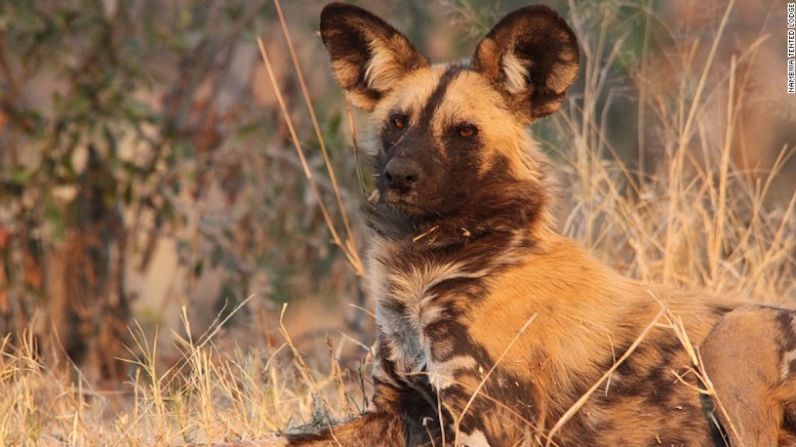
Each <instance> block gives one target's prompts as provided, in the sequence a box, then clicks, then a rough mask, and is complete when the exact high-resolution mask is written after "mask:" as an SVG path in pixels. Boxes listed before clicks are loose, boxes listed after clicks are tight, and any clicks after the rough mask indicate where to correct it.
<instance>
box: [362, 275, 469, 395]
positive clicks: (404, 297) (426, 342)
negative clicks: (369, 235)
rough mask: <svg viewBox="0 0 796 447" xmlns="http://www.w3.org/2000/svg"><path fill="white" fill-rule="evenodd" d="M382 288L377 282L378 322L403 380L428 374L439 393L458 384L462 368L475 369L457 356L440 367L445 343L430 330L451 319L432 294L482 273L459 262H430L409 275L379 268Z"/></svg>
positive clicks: (375, 290)
mask: <svg viewBox="0 0 796 447" xmlns="http://www.w3.org/2000/svg"><path fill="white" fill-rule="evenodd" d="M371 270H372V272H371V273H376V274H377V277H378V278H374V280H379V279H380V281H379V283H378V284H373V283H371V285H370V286H371V292H372V293H373V294H374V297H375V298H376V300H377V301H376V323H377V325H378V326H379V328H380V330H381V332H382V334H383V336H384V338H385V342H386V343H387V344H388V345H389V348H390V349H389V353H390V358H389V360H390V361H391V362H393V364H394V365H395V367H396V372H397V373H398V374H400V375H402V376H411V375H419V374H427V375H428V376H429V381H430V382H431V385H432V386H433V387H434V388H435V389H444V388H446V387H448V386H450V384H451V383H452V377H453V375H454V374H455V372H456V371H457V370H458V369H461V368H473V367H475V366H476V365H475V360H474V359H473V358H472V357H470V356H467V355H462V356H455V357H453V358H450V359H448V360H447V361H445V362H435V361H434V360H433V357H432V354H431V353H432V346H433V345H434V344H435V343H439V342H441V341H442V340H432V339H429V337H428V336H427V335H426V334H425V331H424V329H425V328H426V327H427V326H428V325H430V324H433V323H435V322H438V321H440V319H443V318H445V317H446V314H445V308H444V303H443V302H440V300H439V299H438V298H440V297H438V296H437V295H436V294H435V293H433V291H432V289H433V287H434V286H435V285H438V284H440V283H442V282H443V281H447V280H451V279H456V278H473V277H479V276H482V273H472V272H466V271H464V270H463V269H462V265H460V264H457V263H441V264H433V263H425V264H420V265H418V266H413V267H412V268H410V269H407V270H404V271H388V270H387V268H386V266H384V265H382V264H380V263H378V262H377V263H375V265H372V266H371Z"/></svg>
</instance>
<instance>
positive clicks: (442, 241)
mask: <svg viewBox="0 0 796 447" xmlns="http://www.w3.org/2000/svg"><path fill="white" fill-rule="evenodd" d="M545 202H546V200H544V197H541V196H531V197H528V196H525V197H511V195H509V196H508V197H497V198H496V197H491V198H490V200H486V199H481V198H473V200H472V203H471V204H470V205H469V206H467V207H465V208H464V209H463V210H462V211H461V212H459V213H456V214H454V215H449V216H431V217H428V218H422V219H418V218H412V217H409V216H407V215H405V214H403V213H401V212H399V211H397V210H396V209H395V208H393V207H392V206H390V205H388V204H385V203H371V202H367V203H366V205H365V211H366V216H367V222H368V225H369V226H370V227H371V228H372V229H373V231H375V232H376V234H377V235H379V236H380V237H381V238H383V239H384V240H385V242H392V243H395V244H411V245H412V247H413V251H437V250H443V251H450V250H455V249H456V248H457V247H460V246H466V245H473V244H477V243H479V242H483V241H482V240H486V241H487V242H490V241H491V240H493V239H498V240H500V239H503V238H504V237H505V236H510V237H515V236H517V235H521V237H523V238H526V239H529V240H534V239H536V238H537V237H536V236H537V234H539V233H545V232H548V231H550V230H549V228H550V221H551V219H550V216H549V215H548V213H547V211H546V209H545V207H544V204H545ZM501 235H502V236H501ZM496 248H497V247H496Z"/></svg>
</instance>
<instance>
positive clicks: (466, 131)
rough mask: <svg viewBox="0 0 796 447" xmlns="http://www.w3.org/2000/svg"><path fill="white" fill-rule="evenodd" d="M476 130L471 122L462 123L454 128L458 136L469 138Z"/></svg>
mask: <svg viewBox="0 0 796 447" xmlns="http://www.w3.org/2000/svg"><path fill="white" fill-rule="evenodd" d="M477 132H478V129H476V128H475V126H473V125H472V124H464V125H461V126H459V127H458V128H457V129H456V133H458V134H459V136H460V137H463V138H470V137H472V136H473V135H475V134H476V133H477Z"/></svg>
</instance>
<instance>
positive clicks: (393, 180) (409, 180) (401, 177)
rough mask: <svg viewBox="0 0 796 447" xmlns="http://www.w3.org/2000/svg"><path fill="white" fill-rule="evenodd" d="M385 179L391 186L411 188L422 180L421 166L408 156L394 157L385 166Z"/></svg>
mask: <svg viewBox="0 0 796 447" xmlns="http://www.w3.org/2000/svg"><path fill="white" fill-rule="evenodd" d="M384 180H385V181H386V183H387V186H388V187H390V188H397V189H411V188H412V186H413V185H414V184H415V183H417V182H418V180H420V166H418V165H417V163H415V162H414V161H412V160H409V159H406V158H393V159H392V160H390V161H389V162H387V166H385V167H384Z"/></svg>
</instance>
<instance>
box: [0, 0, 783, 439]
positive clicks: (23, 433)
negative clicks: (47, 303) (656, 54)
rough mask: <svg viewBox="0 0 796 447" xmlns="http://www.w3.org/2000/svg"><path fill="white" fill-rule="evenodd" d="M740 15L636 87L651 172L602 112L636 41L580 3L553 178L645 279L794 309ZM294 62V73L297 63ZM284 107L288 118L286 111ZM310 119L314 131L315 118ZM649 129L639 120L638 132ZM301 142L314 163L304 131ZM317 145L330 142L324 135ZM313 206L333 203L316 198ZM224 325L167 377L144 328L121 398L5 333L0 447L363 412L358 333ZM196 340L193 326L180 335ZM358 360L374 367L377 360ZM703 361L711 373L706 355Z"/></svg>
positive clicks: (574, 215)
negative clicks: (305, 341)
mask: <svg viewBox="0 0 796 447" xmlns="http://www.w3.org/2000/svg"><path fill="white" fill-rule="evenodd" d="M733 6H734V4H733V2H730V3H729V4H728V6H727V11H726V14H725V16H724V19H722V20H721V21H720V22H719V23H718V24H717V27H716V33H715V35H714V36H713V38H712V39H713V40H712V41H711V42H706V45H707V48H708V49H709V51H708V57H707V58H704V59H697V58H696V57H695V56H694V54H695V53H694V52H693V51H685V50H684V51H683V52H681V53H676V54H672V55H670V56H671V57H672V58H681V59H680V62H681V66H682V67H683V69H682V71H681V72H680V73H678V74H677V76H676V84H675V85H674V86H673V87H674V88H673V89H672V90H671V93H670V94H669V95H668V96H661V95H660V94H656V93H654V92H651V91H647V90H645V88H646V87H645V86H646V85H648V84H647V83H646V82H645V81H647V80H645V79H644V76H651V75H652V74H651V73H649V72H644V71H642V72H640V73H639V74H638V76H637V77H636V78H635V81H636V83H635V88H636V90H635V92H634V95H636V98H637V99H638V101H639V103H640V109H641V106H643V107H644V108H645V109H646V110H647V112H646V113H651V114H654V116H655V118H656V120H657V121H658V122H659V123H660V124H661V125H660V126H659V128H660V130H659V132H658V133H657V134H656V138H657V139H658V141H659V142H660V144H661V145H662V147H664V148H665V150H664V151H663V154H662V156H661V160H660V161H659V163H658V164H657V168H656V170H655V171H654V172H652V173H649V172H646V173H639V172H633V171H631V170H630V169H629V168H627V167H625V166H624V165H623V164H622V163H621V162H619V161H617V159H616V158H615V157H613V156H612V155H613V154H612V151H613V150H614V148H613V146H612V142H611V141H607V140H606V137H605V136H606V135H607V131H606V129H605V121H604V120H603V119H602V117H603V116H604V115H605V108H607V107H611V101H610V100H606V98H610V96H611V95H613V94H614V92H612V91H611V89H610V88H609V86H610V85H611V84H610V82H609V79H607V77H608V76H609V71H607V70H604V68H605V67H606V66H609V65H611V63H612V61H613V60H614V59H615V58H616V57H618V54H619V53H620V52H621V50H622V45H623V44H624V40H623V39H617V40H616V41H615V42H614V43H613V44H612V45H607V44H606V42H607V38H606V34H607V32H608V28H609V27H610V26H612V24H611V22H610V20H607V19H608V17H607V16H606V15H607V14H609V12H607V11H602V10H597V11H590V12H589V15H587V14H586V13H585V12H582V8H577V7H575V5H573V8H572V9H573V11H576V14H575V15H574V16H573V17H572V23H573V24H574V26H575V28H576V32H577V34H578V35H579V36H581V37H582V45H583V54H584V58H583V60H584V64H585V70H584V73H585V79H584V83H585V89H584V90H583V92H582V93H580V94H575V95H572V96H571V99H570V101H569V104H568V107H567V109H566V111H565V112H564V113H562V114H560V115H559V116H558V117H557V118H555V119H554V121H552V127H554V128H555V129H556V132H555V134H556V136H555V143H556V147H558V151H559V153H558V157H559V158H560V160H557V162H556V163H557V165H556V167H555V170H556V171H559V172H560V173H562V174H561V175H560V178H559V183H560V185H562V186H560V187H559V189H560V193H561V194H560V195H561V197H567V198H569V199H568V200H567V202H566V204H565V208H566V209H567V212H565V213H563V214H564V215H563V216H562V217H563V218H562V219H561V225H562V231H563V232H564V233H566V234H568V235H571V236H573V237H575V238H576V239H578V240H581V241H583V242H584V243H585V244H586V245H588V246H589V247H590V248H591V249H592V250H593V251H594V252H595V253H597V254H598V256H600V257H601V258H602V259H603V260H604V261H605V262H607V263H608V264H610V265H612V266H613V267H615V268H617V269H619V270H620V271H622V272H624V273H626V274H628V275H631V276H634V277H638V278H642V279H644V280H648V281H652V282H667V283H671V284H676V285H678V286H682V287H689V288H705V289H707V290H710V291H713V292H717V293H725V294H740V295H742V296H745V297H748V298H750V299H754V300H759V301H763V302H774V303H793V300H794V299H796V282H794V281H793V278H794V275H793V273H794V268H795V267H794V265H795V262H794V253H796V213H795V212H794V206H796V194H792V195H791V199H790V200H788V201H786V202H785V203H784V204H781V205H780V206H769V205H767V197H768V195H769V193H770V192H771V188H772V182H773V180H774V178H775V177H776V176H777V175H778V173H779V170H780V169H781V168H782V166H783V165H784V162H785V160H786V159H787V158H788V157H789V156H790V155H791V154H792V151H793V147H784V148H783V149H782V152H781V154H780V156H779V158H778V160H777V163H776V164H775V166H774V167H773V169H771V171H770V172H768V173H767V174H765V175H759V173H755V176H751V175H750V173H748V172H744V171H743V170H741V169H739V168H738V167H737V166H736V165H735V164H734V163H733V162H732V157H731V156H730V155H731V150H732V148H733V141H732V140H733V135H734V134H735V129H734V126H735V125H736V121H737V114H738V110H739V105H740V104H742V103H743V102H744V101H745V100H746V99H747V98H746V96H745V95H746V94H747V89H746V88H745V87H744V85H745V83H746V82H747V79H746V78H747V77H748V73H745V72H743V71H742V70H740V69H739V68H738V67H740V66H741V65H742V64H741V62H743V61H745V60H749V59H751V58H754V57H755V51H756V49H757V48H758V46H757V45H753V46H750V47H749V48H748V49H747V50H746V52H744V53H741V54H736V55H734V56H732V59H731V60H730V62H729V64H728V66H727V67H722V66H719V65H718V64H717V62H716V57H715V54H716V52H715V48H716V46H717V44H718V42H719V41H721V39H722V38H723V32H724V30H725V24H726V17H728V16H729V14H731V13H732V8H733ZM581 12H582V14H581ZM280 16H281V10H280ZM282 23H283V24H284V21H282ZM614 25H615V24H614ZM284 29H285V31H287V28H286V27H285V28H284ZM288 37H289V36H288ZM761 39H762V38H761ZM761 42H762V40H761ZM294 54H295V53H294V52H292V51H291V55H294ZM263 55H264V57H265V56H266V54H265V53H264V54H263ZM293 63H294V69H295V70H296V71H297V72H298V70H299V67H298V66H297V60H296V59H294V60H293ZM269 64H270V62H269ZM280 103H282V101H281V100H280ZM308 104H309V103H308ZM280 105H282V108H283V112H284V114H285V116H287V115H288V111H287V108H286V107H285V106H284V104H280ZM310 107H311V105H310ZM717 117H721V119H718V118H717ZM313 122H314V124H315V127H316V129H318V127H317V123H316V122H315V119H314V118H313ZM644 122H645V121H644V120H639V125H640V126H642V125H644ZM717 123H719V124H717ZM717 127H718V129H717ZM352 130H353V129H352ZM291 135H292V138H293V140H294V143H296V149H297V150H298V151H299V155H302V152H301V151H302V148H301V144H300V141H299V136H298V135H296V134H295V131H294V130H292V127H291ZM317 138H319V139H322V135H321V134H320V131H318V135H317ZM562 148H566V150H564V149H562ZM302 159H303V157H302ZM326 160H327V166H328V158H326ZM606 160H611V161H606ZM303 167H304V170H305V173H306V174H307V177H308V181H309V182H310V184H311V185H312V184H314V180H313V176H314V175H315V174H313V173H312V171H311V169H310V167H309V166H307V165H306V163H303ZM328 167H329V168H330V166H328ZM329 173H330V174H331V173H332V171H329ZM331 178H332V179H334V177H333V175H332V177H331ZM750 178H751V179H753V180H752V181H750ZM333 182H334V185H335V187H334V188H335V190H337V186H336V180H333ZM564 185H565V186H564ZM337 197H338V198H339V195H338V196H337ZM316 198H318V199H319V200H320V199H321V195H320V194H317V193H316ZM339 208H341V209H342V208H343V207H342V204H340V206H339ZM324 217H325V218H326V220H327V223H328V224H329V227H330V229H331V230H334V228H335V224H334V219H333V217H332V216H331V215H330V214H329V212H328V211H326V210H325V209H324ZM343 220H344V228H345V233H344V234H342V235H341V234H338V233H337V232H336V231H334V232H333V233H332V234H333V239H334V241H335V243H336V244H337V245H338V246H339V247H340V249H341V250H343V251H344V252H345V254H346V256H347V258H348V259H349V261H351V264H352V266H353V268H354V269H355V270H360V269H361V263H360V261H359V256H358V252H357V250H356V247H355V246H354V245H353V242H351V241H353V238H352V236H351V235H350V229H349V225H348V221H347V218H345V219H343ZM244 304H245V302H244ZM283 314H284V309H283ZM662 315H666V320H667V321H668V322H669V326H670V327H671V328H672V330H674V331H675V332H676V333H678V337H680V339H681V340H682V341H683V344H684V346H686V348H687V349H690V350H691V351H690V352H695V351H694V350H693V347H692V346H690V342H689V341H688V338H687V334H684V333H683V331H682V330H680V331H679V332H678V328H680V329H681V328H682V327H681V325H678V321H677V317H676V316H673V315H669V314H668V313H664V310H662V314H661V315H660V316H659V318H660V317H661V316H662ZM659 318H656V322H657V321H658V319H659ZM184 321H188V320H187V318H184ZM280 321H281V319H280ZM222 325H223V321H217V322H216V324H215V325H214V327H213V328H212V329H211V330H210V331H209V334H208V335H207V336H206V337H204V338H202V339H199V340H193V339H191V338H190V337H189V336H178V344H179V349H180V352H181V353H182V357H181V359H180V361H179V362H177V363H176V364H174V365H173V366H172V367H171V368H169V369H162V368H163V366H162V365H163V363H162V362H160V361H159V358H158V352H157V349H156V346H157V342H156V340H151V339H147V337H146V336H145V335H144V333H143V331H142V330H139V329H133V330H132V334H133V339H134V340H135V345H134V346H133V347H131V349H130V359H131V360H130V361H131V362H132V363H133V366H134V368H133V369H134V371H135V373H134V375H133V376H132V378H131V380H130V382H129V383H127V384H124V386H122V387H121V389H120V390H118V391H112V392H106V391H102V390H96V389H94V388H92V385H91V384H89V383H87V382H86V381H85V380H83V379H82V378H81V377H80V375H79V374H75V373H74V372H73V374H71V377H72V378H71V379H69V378H65V375H64V374H61V373H59V372H57V371H54V370H52V369H51V368H48V367H47V366H46V365H42V364H41V363H39V360H38V359H39V358H40V356H39V355H38V354H37V350H38V349H39V347H37V346H36V342H35V340H34V339H33V337H32V336H30V334H22V336H21V337H19V342H18V343H14V344H13V346H12V344H11V343H10V340H11V338H10V337H6V338H5V339H4V340H3V341H2V346H0V352H2V357H0V396H2V397H3V399H0V445H120V444H121V445H133V446H136V445H180V444H184V443H194V442H196V443H202V442H209V441H216V442H220V441H234V440H238V439H257V438H262V437H266V436H268V434H269V433H272V432H274V431H277V430H282V429H285V428H286V427H288V426H290V425H292V424H295V423H300V422H301V421H307V420H315V421H317V422H319V423H321V424H323V423H328V421H329V417H331V418H341V417H345V416H347V415H350V414H355V413H357V412H358V411H360V410H361V409H362V407H363V406H364V404H365V402H364V397H363V396H364V394H363V390H366V389H367V388H368V386H367V383H366V382H367V379H366V378H363V376H360V375H359V374H357V373H354V372H351V371H349V370H347V369H346V368H344V367H343V366H341V364H340V363H338V362H337V361H336V360H335V359H336V358H337V357H338V355H339V353H340V352H341V350H342V349H343V347H344V346H345V345H351V342H350V340H349V338H347V337H346V336H340V337H339V338H338V339H336V340H331V339H330V340H329V341H328V348H329V349H328V351H329V353H328V354H327V355H323V356H316V358H313V359H308V360H305V359H304V358H303V357H302V355H301V353H300V352H299V350H298V349H297V348H296V346H295V345H294V344H293V343H292V342H291V340H290V337H289V334H288V331H287V330H286V329H285V328H284V326H281V331H280V332H281V334H282V336H283V339H284V344H283V345H281V346H276V347H270V348H269V347H265V346H264V347H261V348H259V349H247V350H243V349H239V348H237V347H236V346H235V345H234V344H231V343H230V341H229V339H230V338H231V337H230V336H218V334H219V333H220V331H219V328H220V327H221V326H222ZM190 333H191V330H190V327H188V324H187V323H185V328H184V334H190ZM642 335H643V334H642ZM362 352H363V353H365V354H363V357H364V358H365V362H364V363H365V364H367V363H368V359H369V354H367V353H368V351H367V350H365V349H362ZM692 357H693V358H694V367H695V370H697V372H699V371H698V370H699V367H700V365H699V361H698V356H697V355H696V353H695V354H694V355H693V356H692ZM620 361H621V359H620ZM325 362H329V364H327V365H324V363H325ZM366 370H367V369H366V368H363V371H366ZM364 377H367V375H366V374H365V375H364ZM704 383H705V389H704V390H701V391H702V392H708V393H709V392H710V386H709V381H707V380H706V381H705V382H704ZM598 386H599V383H598V384H595V389H596V388H597V387H598ZM573 411H577V408H576V407H573ZM565 422H566V421H562V422H561V424H563V423H565ZM558 427H559V426H558V425H557V426H556V428H558ZM529 428H530V429H531V430H532V429H533V427H529Z"/></svg>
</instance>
